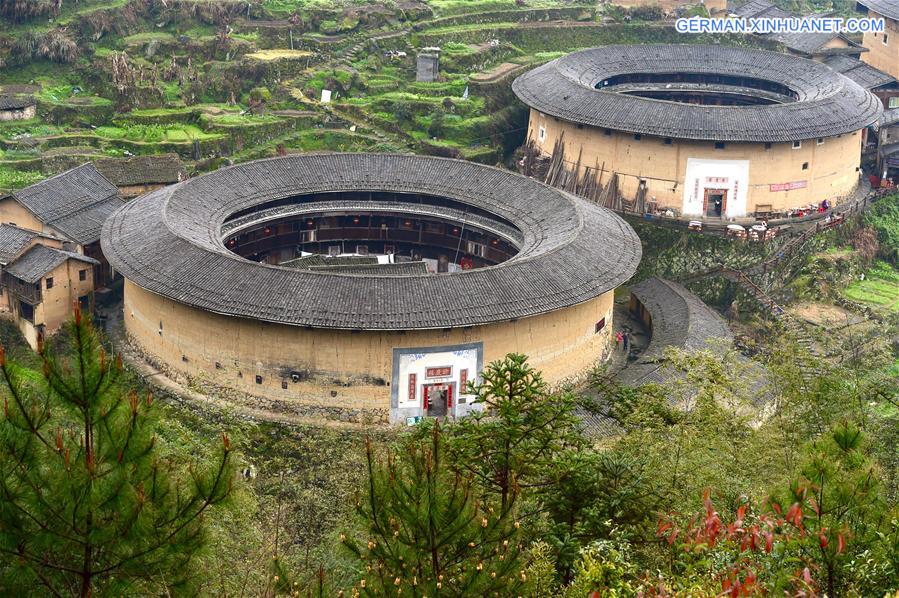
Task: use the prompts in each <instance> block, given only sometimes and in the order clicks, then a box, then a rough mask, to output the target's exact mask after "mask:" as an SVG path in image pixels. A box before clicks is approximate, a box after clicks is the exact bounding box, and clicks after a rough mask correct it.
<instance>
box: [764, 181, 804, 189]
mask: <svg viewBox="0 0 899 598" xmlns="http://www.w3.org/2000/svg"><path fill="white" fill-rule="evenodd" d="M806 187H808V181H793V182H791V183H774V184H771V185H768V190H769V191H789V190H790V189H805V188H806Z"/></svg>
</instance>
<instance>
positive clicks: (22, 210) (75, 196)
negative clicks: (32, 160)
mask: <svg viewBox="0 0 899 598" xmlns="http://www.w3.org/2000/svg"><path fill="white" fill-rule="evenodd" d="M123 203H124V201H123V200H122V198H121V197H120V196H119V191H118V189H117V188H116V186H115V185H113V184H112V183H110V182H109V181H108V180H107V179H106V178H105V177H104V176H103V175H102V174H100V172H99V171H98V170H97V168H96V167H95V166H94V165H93V164H83V165H81V166H78V167H77V168H73V169H72V170H68V171H66V172H63V173H61V174H58V175H56V176H54V177H51V178H49V179H46V180H44V181H41V182H39V183H36V184H34V185H31V186H30V187H26V188H25V189H21V190H19V191H16V192H14V193H12V194H10V195H7V196H5V197H2V198H0V224H12V225H15V226H17V227H19V228H24V229H28V230H33V231H36V232H39V233H44V234H49V235H52V236H54V237H57V238H59V239H62V240H63V241H65V244H66V245H65V248H66V249H67V250H69V251H72V252H75V253H81V254H84V255H86V256H88V257H90V258H92V259H94V260H95V261H96V262H97V271H96V273H95V274H96V276H95V279H94V282H95V283H96V284H97V285H98V286H105V285H106V284H107V283H108V282H109V280H110V278H111V272H110V270H109V265H108V264H107V262H106V260H105V258H104V257H103V253H102V251H101V249H100V231H101V229H102V228H103V223H104V222H105V221H106V219H107V218H108V217H109V215H110V214H112V213H113V212H114V211H115V210H116V209H118V208H119V207H121V206H122V204H123Z"/></svg>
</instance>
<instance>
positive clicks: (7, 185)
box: [0, 164, 45, 191]
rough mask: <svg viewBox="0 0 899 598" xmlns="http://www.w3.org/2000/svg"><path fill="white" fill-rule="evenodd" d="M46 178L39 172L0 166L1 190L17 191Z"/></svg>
mask: <svg viewBox="0 0 899 598" xmlns="http://www.w3.org/2000/svg"><path fill="white" fill-rule="evenodd" d="M43 178H45V175H44V174H43V173H42V172H40V171H39V170H14V169H12V168H8V167H5V166H3V165H2V164H0V190H3V191H15V190H16V189H21V188H22V187H27V186H28V185H33V184H34V183H36V182H38V181H40V180H41V179H43Z"/></svg>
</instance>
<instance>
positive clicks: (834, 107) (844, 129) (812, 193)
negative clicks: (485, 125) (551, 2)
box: [512, 45, 882, 218]
mask: <svg viewBox="0 0 899 598" xmlns="http://www.w3.org/2000/svg"><path fill="white" fill-rule="evenodd" d="M512 88H513V90H514V92H515V94H516V95H517V96H518V98H519V99H520V100H521V101H522V102H524V103H525V104H527V105H528V106H529V107H530V109H531V110H530V123H529V126H528V139H529V141H531V142H533V143H534V144H536V147H537V148H538V150H540V152H541V153H543V154H544V155H551V154H552V153H553V152H554V151H558V152H564V155H563V157H562V158H563V160H564V162H565V167H566V169H567V170H569V171H574V170H579V174H582V173H583V172H584V171H585V169H587V168H590V169H592V171H593V172H599V173H600V175H599V176H600V177H601V180H600V182H601V183H602V184H607V183H608V182H609V181H611V180H612V178H613V177H614V175H616V174H617V179H618V181H617V184H618V188H619V190H620V193H621V194H622V195H623V197H625V198H627V199H629V200H635V199H637V198H638V197H642V199H643V200H645V201H646V202H647V203H648V205H650V206H652V205H653V204H652V203H651V202H653V201H654V202H655V206H657V207H658V208H660V209H671V210H673V211H674V212H675V213H677V214H678V215H682V216H691V217H699V216H701V217H707V218H740V217H750V216H754V215H769V214H776V213H780V212H784V211H787V210H790V209H792V208H794V207H800V206H807V205H809V204H811V203H815V204H817V203H820V202H821V201H822V200H825V199H827V200H829V201H830V202H831V203H837V202H839V201H840V200H841V199H843V198H846V197H848V196H850V195H851V194H852V193H853V192H854V191H855V190H856V187H857V185H858V183H859V179H860V175H859V163H860V160H861V148H862V143H863V137H864V132H865V128H866V127H867V126H868V125H870V124H872V123H873V122H875V121H876V120H877V118H878V117H879V115H880V114H881V112H882V106H881V103H880V102H879V101H878V99H877V98H876V97H875V96H874V95H873V94H872V93H870V92H869V91H867V90H865V89H863V88H862V87H860V86H859V85H858V84H857V83H855V82H853V81H851V80H850V79H848V78H847V77H845V76H843V75H841V74H839V73H837V72H836V71H834V70H832V69H831V68H829V67H828V66H826V65H824V64H821V63H819V62H814V61H811V60H806V59H803V58H797V57H794V56H789V55H786V54H780V53H776V52H767V51H761V50H748V49H744V48H734V47H725V46H702V45H641V46H606V47H601V48H594V49H591V50H584V51H581V52H576V53H573V54H569V55H567V56H563V57H561V58H558V59H556V60H553V61H552V62H549V63H547V64H545V65H543V66H540V67H538V68H536V69H534V70H532V71H529V72H527V73H525V74H523V75H521V76H520V77H518V78H517V79H516V80H515V82H514V83H513V86H512Z"/></svg>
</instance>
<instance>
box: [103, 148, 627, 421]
mask: <svg viewBox="0 0 899 598" xmlns="http://www.w3.org/2000/svg"><path fill="white" fill-rule="evenodd" d="M102 243H103V251H104V253H105V255H106V256H107V257H108V259H109V262H110V264H111V265H112V266H113V267H114V268H115V269H116V271H118V272H120V273H121V274H122V275H124V277H125V291H124V322H125V329H126V331H127V334H128V336H129V338H130V340H131V341H132V342H133V343H134V344H135V345H137V346H138V347H139V348H140V349H141V350H142V351H143V352H144V353H145V354H146V355H147V356H148V357H149V358H150V359H152V360H153V361H155V362H156V363H158V364H160V365H161V366H162V367H163V368H164V369H166V370H168V371H169V372H170V373H173V374H177V375H179V376H187V377H191V378H199V379H202V380H205V381H208V382H209V383H212V384H215V385H217V386H221V387H225V388H230V389H236V390H239V391H241V392H243V393H246V395H251V396H252V395H255V396H259V397H265V398H267V399H270V400H272V401H277V402H279V404H280V405H282V406H285V407H286V408H289V409H293V410H295V411H296V412H299V413H308V412H318V413H324V414H325V415H338V414H340V413H341V412H353V413H363V412H365V413H369V414H373V415H375V416H376V417H377V418H380V419H383V420H387V419H389V420H391V421H402V420H405V418H408V417H414V416H422V415H443V414H449V415H460V414H464V413H465V412H466V411H467V409H468V408H469V405H470V404H469V403H468V402H467V401H468V400H469V399H470V398H471V397H469V396H467V394H466V392H465V389H466V384H467V382H468V381H474V380H476V379H477V376H478V374H479V372H480V371H481V369H482V368H483V366H484V364H485V363H488V362H490V361H492V360H496V359H500V358H502V357H503V356H504V355H506V354H507V353H510V352H518V353H525V354H527V355H528V356H529V357H530V360H531V363H532V365H534V366H535V367H536V368H538V369H540V370H542V371H543V373H544V375H545V377H546V378H547V379H548V380H549V381H550V382H560V381H563V380H566V379H569V378H573V377H576V376H579V375H581V374H582V373H583V372H585V371H587V370H588V369H589V368H590V367H591V366H592V365H593V364H595V363H596V362H597V361H599V360H600V359H601V358H602V356H603V354H604V352H605V351H606V350H607V349H608V347H609V344H610V332H611V330H612V303H613V292H614V290H615V288H616V287H618V286H619V285H621V284H622V283H623V282H625V281H626V280H627V279H629V278H630V277H631V275H632V274H633V273H634V271H635V269H636V267H637V264H638V263H639V260H640V255H641V250H640V242H639V240H638V238H637V237H636V235H635V233H634V232H633V230H632V229H631V228H630V226H628V224H627V223H625V222H624V221H623V220H622V219H621V218H619V217H618V216H617V215H615V214H614V213H612V212H611V211H609V210H606V209H603V208H600V207H597V206H595V205H591V204H588V203H587V202H585V201H582V200H580V199H578V198H576V197H574V196H572V195H569V194H566V193H564V192H562V191H559V190H556V189H553V188H551V187H548V186H546V185H542V184H540V183H536V182H534V181H533V180H530V179H527V178H525V177H521V176H518V175H515V174H513V173H510V172H507V171H503V170H499V169H496V168H490V167H486V166H480V165H476V164H472V163H468V162H462V161H456V160H448V159H440V158H426V157H417V156H402V155H374V154H329V155H304V156H290V157H284V158H275V159H270V160H262V161H258V162H251V163H247V164H242V165H239V166H234V167H231V168H227V169H223V170H220V171H217V172H215V173H211V174H207V175H204V176H201V177H198V178H196V179H191V180H188V181H185V182H183V183H180V184H177V185H173V186H171V187H167V188H164V189H160V190H158V191H154V192H152V193H150V194H147V195H144V196H142V197H141V198H138V199H136V200H134V201H132V202H130V203H128V204H127V205H126V206H124V207H123V208H122V209H121V210H120V211H118V212H116V213H115V214H114V215H113V216H112V217H110V218H109V220H108V221H107V222H106V224H105V226H104V229H103V239H102Z"/></svg>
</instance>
